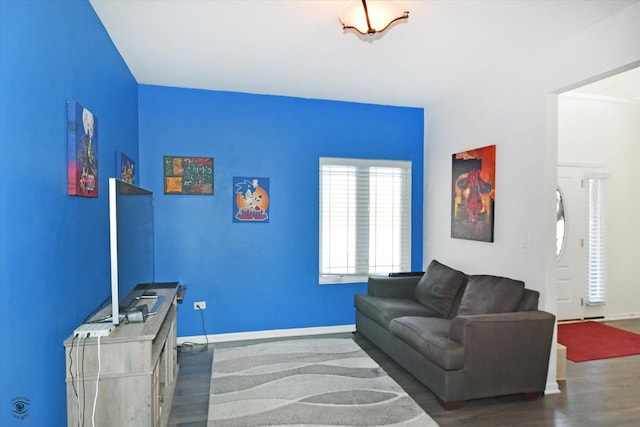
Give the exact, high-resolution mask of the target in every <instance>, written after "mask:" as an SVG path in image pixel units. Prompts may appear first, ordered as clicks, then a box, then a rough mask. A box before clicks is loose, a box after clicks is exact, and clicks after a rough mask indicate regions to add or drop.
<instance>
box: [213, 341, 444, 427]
mask: <svg viewBox="0 0 640 427" xmlns="http://www.w3.org/2000/svg"><path fill="white" fill-rule="evenodd" d="M212 372H213V374H212V378H211V395H210V398H209V416H208V424H207V426H208V427H225V426H234V427H249V426H394V427H431V426H434V427H435V426H437V425H438V424H437V423H436V422H435V421H434V420H433V419H432V418H431V417H430V416H429V415H427V414H426V413H425V412H424V411H423V410H422V408H420V407H419V406H418V404H417V403H416V402H415V401H414V400H413V399H411V397H409V395H408V394H407V393H406V392H405V391H404V390H403V389H402V388H401V387H400V386H399V385H398V384H397V383H396V382H395V381H394V380H393V379H391V378H390V377H389V376H388V375H387V374H386V372H384V370H382V368H380V366H379V365H377V364H376V362H375V361H373V360H372V359H371V358H370V357H369V356H368V355H367V354H366V353H365V352H364V351H363V350H362V349H361V348H360V347H358V345H357V344H356V343H355V342H354V341H353V340H351V339H348V338H305V339H290V340H284V341H271V342H264V343H259V344H254V345H249V346H245V347H234V348H222V349H215V351H214V355H213V369H212Z"/></svg>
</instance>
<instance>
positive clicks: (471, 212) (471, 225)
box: [451, 145, 496, 242]
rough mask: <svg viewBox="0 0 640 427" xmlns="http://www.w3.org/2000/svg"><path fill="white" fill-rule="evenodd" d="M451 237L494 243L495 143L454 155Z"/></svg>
mask: <svg viewBox="0 0 640 427" xmlns="http://www.w3.org/2000/svg"><path fill="white" fill-rule="evenodd" d="M452 172H453V173H452V185H451V186H452V195H451V237H455V238H458V239H469V240H480V241H483V242H493V227H494V204H495V200H496V183H495V181H496V146H495V145H490V146H488V147H482V148H477V149H474V150H468V151H463V152H460V153H456V154H454V155H453V156H452Z"/></svg>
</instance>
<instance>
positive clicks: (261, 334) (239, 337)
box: [178, 325, 356, 345]
mask: <svg viewBox="0 0 640 427" xmlns="http://www.w3.org/2000/svg"><path fill="white" fill-rule="evenodd" d="M355 330H356V325H339V326H320V327H315V328H297V329H273V330H269V331H254V332H235V333H229V334H214V335H207V337H206V338H205V336H204V335H197V336H192V337H178V345H180V344H183V343H185V342H189V343H195V344H206V343H207V340H208V342H209V343H218V342H231V341H245V340H260V339H267V338H287V337H299V336H304V335H322V334H337V333H343V332H354V331H355Z"/></svg>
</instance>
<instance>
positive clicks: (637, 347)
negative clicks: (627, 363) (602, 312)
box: [558, 321, 640, 362]
mask: <svg viewBox="0 0 640 427" xmlns="http://www.w3.org/2000/svg"><path fill="white" fill-rule="evenodd" d="M558 342H559V343H560V344H562V345H564V346H566V347H567V359H569V360H572V361H574V362H586V361H589V360H598V359H608V358H611V357H620V356H630V355H633V354H640V335H638V334H634V333H633V332H629V331H624V330H622V329H618V328H614V327H612V326H607V325H603V324H602V323H598V322H592V321H588V322H579V323H564V324H559V325H558Z"/></svg>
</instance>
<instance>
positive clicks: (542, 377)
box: [354, 260, 555, 409]
mask: <svg viewBox="0 0 640 427" xmlns="http://www.w3.org/2000/svg"><path fill="white" fill-rule="evenodd" d="M538 299H539V293H538V292H537V291H534V290H530V289H526V288H525V287H524V283H523V282H521V281H518V280H512V279H508V278H505V277H498V276H489V275H466V274H464V273H463V272H460V271H457V270H454V269H452V268H450V267H448V266H446V265H443V264H441V263H439V262H438V261H436V260H433V261H432V262H431V264H430V265H429V267H428V269H427V271H426V272H425V273H424V274H417V275H397V276H390V277H370V278H369V282H368V291H367V294H366V295H364V294H357V295H356V296H355V301H354V305H355V308H356V330H357V332H358V333H359V334H361V335H363V336H364V337H366V338H367V339H369V340H370V341H371V342H373V343H374V344H375V345H376V346H378V347H379V348H380V349H381V350H383V351H384V352H385V353H386V354H387V355H388V356H389V357H391V358H392V359H393V360H395V361H396V362H397V363H398V364H399V365H401V366H402V367H403V368H404V369H406V370H407V371H408V372H409V373H411V374H412V375H413V376H414V377H415V378H417V379H418V380H419V381H420V382H421V383H423V384H424V385H425V386H427V387H428V388H429V389H430V390H431V391H432V392H433V393H434V394H435V395H436V396H437V398H438V400H439V402H440V403H441V404H442V406H443V407H444V408H445V409H456V408H460V407H462V406H463V404H464V401H465V400H469V399H477V398H484V397H491V396H501V395H511V394H520V393H523V394H524V397H525V399H527V400H532V399H536V398H537V397H538V396H540V395H541V394H542V393H543V392H544V389H545V386H546V381H547V369H548V367H549V354H550V350H551V341H552V338H553V330H554V325H555V316H553V315H552V314H550V313H547V312H544V311H540V310H538Z"/></svg>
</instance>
